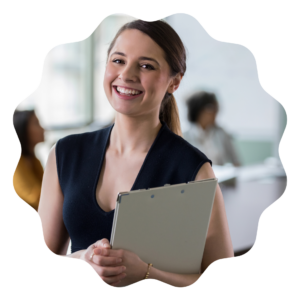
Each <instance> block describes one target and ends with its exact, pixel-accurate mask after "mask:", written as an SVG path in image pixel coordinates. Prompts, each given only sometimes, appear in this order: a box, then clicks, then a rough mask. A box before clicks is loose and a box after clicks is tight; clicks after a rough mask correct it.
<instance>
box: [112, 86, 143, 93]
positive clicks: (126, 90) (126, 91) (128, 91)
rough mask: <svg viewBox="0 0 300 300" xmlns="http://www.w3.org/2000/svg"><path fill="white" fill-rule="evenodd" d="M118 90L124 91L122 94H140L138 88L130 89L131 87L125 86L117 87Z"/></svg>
mask: <svg viewBox="0 0 300 300" xmlns="http://www.w3.org/2000/svg"><path fill="white" fill-rule="evenodd" d="M117 91H118V92H120V93H122V94H128V95H137V94H140V92H139V91H136V90H129V89H124V88H121V87H119V86H118V87H117Z"/></svg>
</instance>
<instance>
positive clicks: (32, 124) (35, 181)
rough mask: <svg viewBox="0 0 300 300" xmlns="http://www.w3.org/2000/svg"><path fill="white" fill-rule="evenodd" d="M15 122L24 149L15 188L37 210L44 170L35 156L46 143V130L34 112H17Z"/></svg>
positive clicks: (14, 180) (15, 177)
mask: <svg viewBox="0 0 300 300" xmlns="http://www.w3.org/2000/svg"><path fill="white" fill-rule="evenodd" d="M13 122H14V127H15V130H16V132H17V135H18V138H19V140H20V143H21V149H22V152H21V158H20V161H19V163H18V166H17V169H16V171H15V174H14V178H13V184H14V188H15V191H16V193H17V194H18V195H19V197H20V198H22V199H23V200H24V201H26V202H27V203H28V204H29V205H31V206H32V207H33V208H34V209H35V210H37V209H38V206H39V200H40V193H41V186H42V178H43V172H44V170H43V167H42V165H41V163H40V161H39V160H38V159H37V158H36V156H35V154H34V148H35V146H36V145H37V144H38V143H41V142H44V129H43V128H42V127H41V125H40V123H39V120H38V118H37V116H36V115H35V112H34V110H24V111H19V110H16V111H15V113H14V116H13Z"/></svg>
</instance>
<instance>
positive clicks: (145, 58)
mask: <svg viewBox="0 0 300 300" xmlns="http://www.w3.org/2000/svg"><path fill="white" fill-rule="evenodd" d="M114 54H117V55H121V56H125V57H126V55H125V53H123V52H114V53H112V54H111V55H114ZM139 59H141V60H150V61H154V62H155V63H157V64H158V65H159V66H160V64H159V63H158V61H157V60H156V59H154V58H151V57H146V56H140V57H139Z"/></svg>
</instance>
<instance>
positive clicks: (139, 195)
mask: <svg viewBox="0 0 300 300" xmlns="http://www.w3.org/2000/svg"><path fill="white" fill-rule="evenodd" d="M217 183H218V180H217V179H216V178H212V179H205V180H201V181H193V182H189V183H183V184H176V185H165V186H163V187H158V188H151V189H147V190H146V189H145V190H136V191H130V192H122V193H119V194H118V197H117V204H116V209H115V213H114V220H113V226H112V233H111V239H110V243H111V247H112V249H124V250H128V251H132V252H134V253H136V254H137V255H138V256H139V257H140V258H141V260H143V261H144V262H146V263H152V264H153V266H154V267H155V268H157V269H160V270H163V271H166V272H172V273H178V274H199V272H200V267H201V262H202V256H203V251H204V246H205V241H206V235H207V231H208V225H209V220H210V216H211V211H212V207H213V202H214V198H215V192H216V187H217Z"/></svg>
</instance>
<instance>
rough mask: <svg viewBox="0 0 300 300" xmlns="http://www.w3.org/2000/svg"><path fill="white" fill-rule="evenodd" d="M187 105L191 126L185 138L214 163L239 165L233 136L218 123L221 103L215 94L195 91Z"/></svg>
mask: <svg viewBox="0 0 300 300" xmlns="http://www.w3.org/2000/svg"><path fill="white" fill-rule="evenodd" d="M187 107H188V120H189V121H190V122H191V127H190V129H189V130H188V131H186V132H185V133H184V134H183V136H184V138H185V139H186V140H187V141H188V142H189V143H191V144H192V145H194V146H195V147H196V148H198V149H199V150H200V151H202V152H203V153H204V154H205V155H207V156H208V157H209V158H210V159H211V160H212V162H213V164H216V165H224V164H226V163H232V164H233V165H235V166H239V165H240V162H239V159H238V156H237V154H236V151H235V149H234V146H233V143H232V140H231V136H230V135H229V134H228V133H227V132H226V131H225V130H224V129H223V128H221V127H220V126H218V125H217V124H216V117H217V114H218V111H219V104H218V101H217V99H216V96H215V94H213V93H207V92H203V91H201V92H198V93H195V94H193V95H192V96H191V97H190V98H188V100H187Z"/></svg>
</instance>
